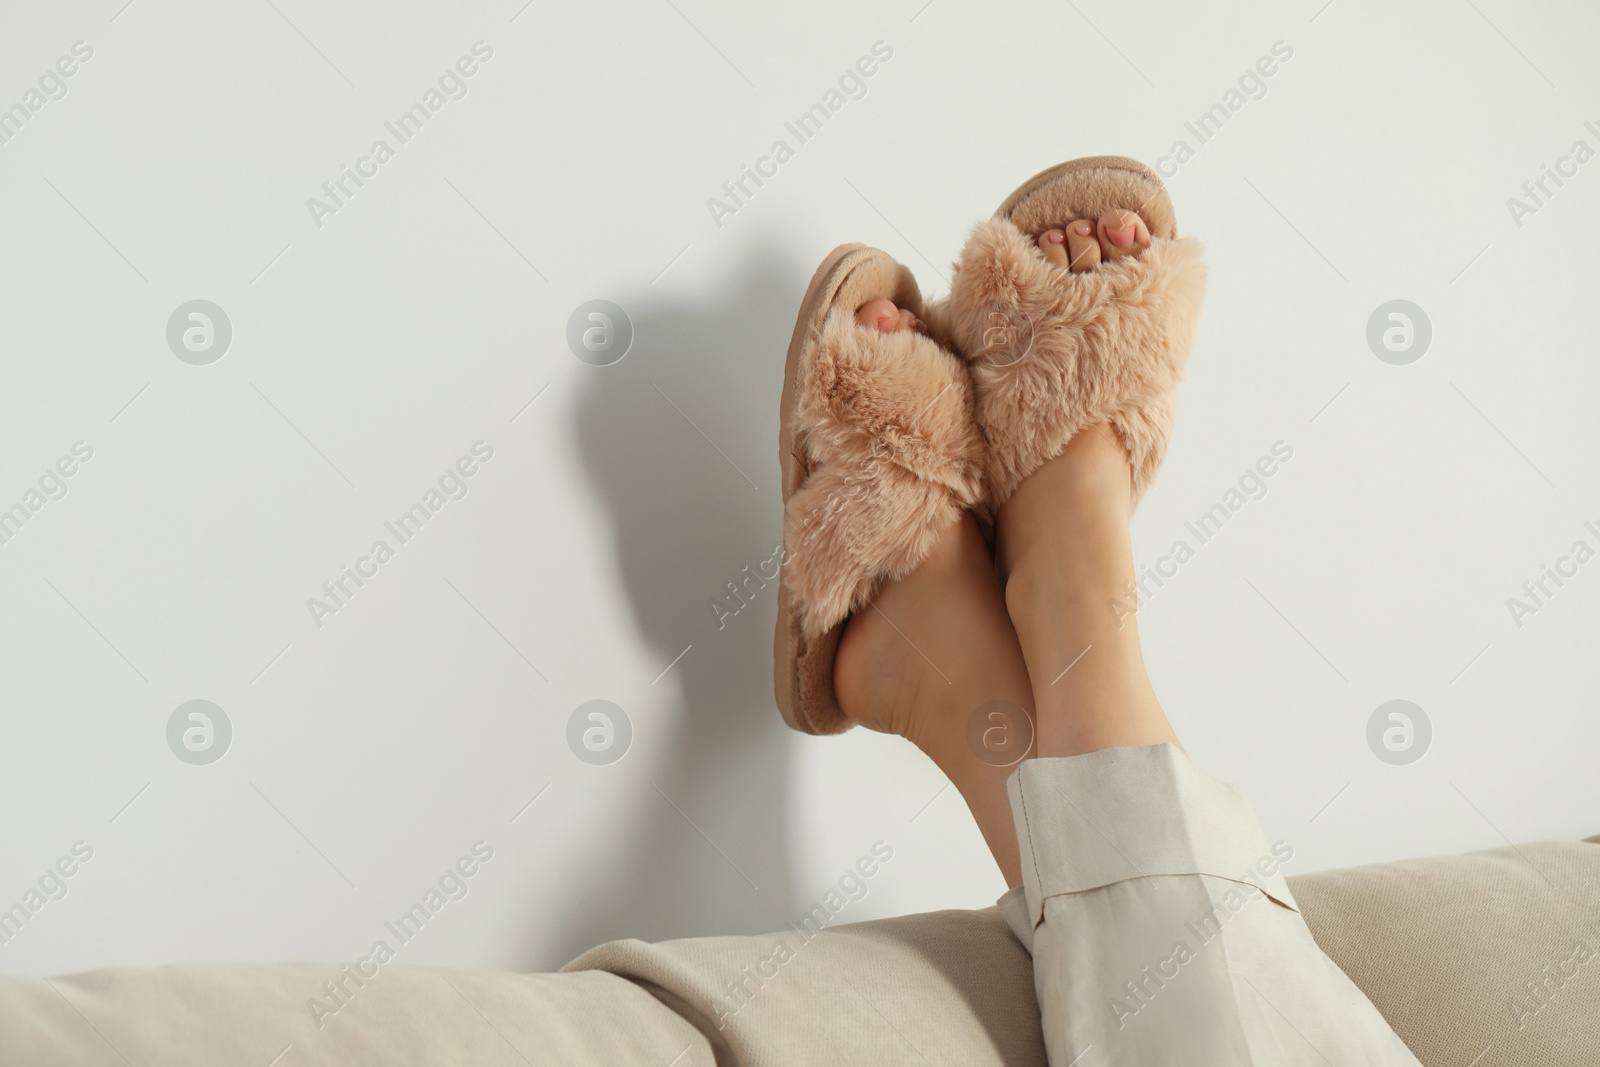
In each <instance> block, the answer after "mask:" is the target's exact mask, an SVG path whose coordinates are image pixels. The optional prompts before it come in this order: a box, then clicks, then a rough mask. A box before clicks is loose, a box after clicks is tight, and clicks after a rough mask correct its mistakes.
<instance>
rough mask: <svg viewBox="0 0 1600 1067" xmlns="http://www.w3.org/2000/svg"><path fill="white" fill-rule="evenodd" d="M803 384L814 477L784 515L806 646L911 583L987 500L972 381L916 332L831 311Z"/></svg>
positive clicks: (801, 415) (789, 578)
mask: <svg viewBox="0 0 1600 1067" xmlns="http://www.w3.org/2000/svg"><path fill="white" fill-rule="evenodd" d="M808 348H809V351H807V352H806V354H805V356H804V357H803V361H802V363H801V365H800V369H799V372H798V375H797V382H796V384H797V388H798V390H799V396H798V399H797V402H796V405H795V415H794V418H795V428H796V430H797V431H798V432H799V433H800V434H801V435H802V436H803V439H804V441H805V451H806V457H807V461H808V466H809V467H810V476H809V477H808V478H807V480H806V482H805V484H804V485H803V486H802V487H801V488H800V489H799V490H798V491H797V492H796V493H795V494H794V495H793V496H791V497H790V498H789V501H788V504H787V505H786V506H785V509H784V538H785V544H786V548H785V556H784V568H783V570H784V581H785V582H786V583H787V585H788V587H789V591H790V593H791V594H792V595H793V598H794V603H795V605H796V607H797V609H798V611H799V613H800V618H801V625H802V628H803V631H804V633H805V634H806V636H807V637H808V638H815V637H818V636H820V635H822V634H824V633H826V632H827V631H828V630H830V629H832V628H833V627H834V626H836V625H837V624H838V623H840V622H841V621H843V620H844V619H845V618H846V617H848V616H849V615H850V614H851V613H852V612H855V611H858V610H860V609H861V608H862V607H864V606H865V605H866V603H867V601H868V600H869V599H871V597H872V594H873V593H874V592H875V591H876V589H877V587H878V583H879V582H881V581H882V580H883V579H884V578H900V577H904V576H905V575H906V574H909V573H910V572H911V571H912V570H914V569H915V568H916V567H917V565H918V564H920V563H921V562H922V561H923V560H924V559H926V558H927V555H928V552H929V551H930V550H931V548H932V546H933V542H934V540H935V538H936V537H937V535H938V534H939V533H940V532H941V531H942V530H944V529H945V527H947V526H948V525H949V524H950V523H952V522H954V521H955V520H956V519H957V518H958V517H959V516H960V513H961V510H962V509H963V508H966V507H970V506H972V505H973V504H975V503H976V502H977V501H978V500H979V499H980V498H981V496H982V493H983V438H982V435H981V434H980V433H979V432H978V428H977V424H976V423H975V422H974V419H973V395H972V382H971V380H970V378H969V376H968V374H967V372H966V369H965V368H964V367H963V366H962V365H961V362H960V360H958V359H957V358H956V357H955V356H954V355H952V354H951V353H949V352H947V351H946V350H945V349H943V348H941V347H940V346H939V345H938V344H937V343H936V342H934V341H933V340H931V339H929V338H928V337H924V336H922V335H920V334H917V333H914V332H912V331H910V330H900V331H896V332H895V333H890V334H880V333H878V332H877V331H875V330H870V329H867V328H864V327H861V326H858V325H856V323H855V317H854V314H853V312H852V311H850V310H847V309H845V308H843V307H838V308H835V309H834V311H832V312H831V313H830V314H829V316H828V319H827V321H826V323H825V324H824V325H823V328H822V331H821V333H820V335H819V336H818V337H816V338H815V339H813V340H812V341H811V342H810V344H809V346H808Z"/></svg>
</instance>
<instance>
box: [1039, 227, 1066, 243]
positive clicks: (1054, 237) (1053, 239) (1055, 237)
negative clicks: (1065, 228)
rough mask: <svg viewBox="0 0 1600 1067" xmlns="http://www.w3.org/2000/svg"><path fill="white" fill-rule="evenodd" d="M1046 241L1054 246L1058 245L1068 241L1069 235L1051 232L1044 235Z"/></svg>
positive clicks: (1058, 231)
mask: <svg viewBox="0 0 1600 1067" xmlns="http://www.w3.org/2000/svg"><path fill="white" fill-rule="evenodd" d="M1044 239H1045V240H1046V241H1049V242H1050V243H1051V244H1053V245H1058V244H1060V243H1061V242H1063V241H1065V240H1066V239H1067V235H1066V234H1064V233H1062V232H1061V231H1060V230H1051V231H1050V232H1049V233H1047V234H1045V235H1044Z"/></svg>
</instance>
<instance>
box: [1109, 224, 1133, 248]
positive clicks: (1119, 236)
mask: <svg viewBox="0 0 1600 1067" xmlns="http://www.w3.org/2000/svg"><path fill="white" fill-rule="evenodd" d="M1106 236H1107V237H1109V238H1111V243H1112V244H1114V245H1121V246H1122V247H1123V248H1126V247H1128V246H1129V245H1131V244H1133V239H1134V237H1135V231H1134V228H1133V227H1132V226H1129V227H1128V228H1127V229H1125V230H1115V229H1112V228H1110V227H1109V226H1108V227H1107V228H1106Z"/></svg>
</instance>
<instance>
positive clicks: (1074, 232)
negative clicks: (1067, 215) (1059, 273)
mask: <svg viewBox="0 0 1600 1067" xmlns="http://www.w3.org/2000/svg"><path fill="white" fill-rule="evenodd" d="M1067 254H1068V255H1069V256H1070V257H1071V261H1072V271H1073V273H1074V274H1082V273H1083V272H1084V271H1090V270H1094V269H1095V268H1096V267H1098V266H1099V265H1100V242H1099V241H1097V240H1096V239H1095V234H1094V223H1092V222H1090V221H1089V220H1088V219H1079V220H1077V221H1076V222H1069V223H1067Z"/></svg>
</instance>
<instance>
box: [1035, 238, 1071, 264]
mask: <svg viewBox="0 0 1600 1067" xmlns="http://www.w3.org/2000/svg"><path fill="white" fill-rule="evenodd" d="M1039 251H1040V252H1043V253H1044V258H1045V259H1047V260H1049V261H1050V263H1051V264H1052V265H1054V266H1057V267H1065V266H1066V265H1067V235H1066V234H1065V233H1063V232H1062V231H1061V230H1046V231H1045V232H1044V233H1041V234H1040V235H1039Z"/></svg>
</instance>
